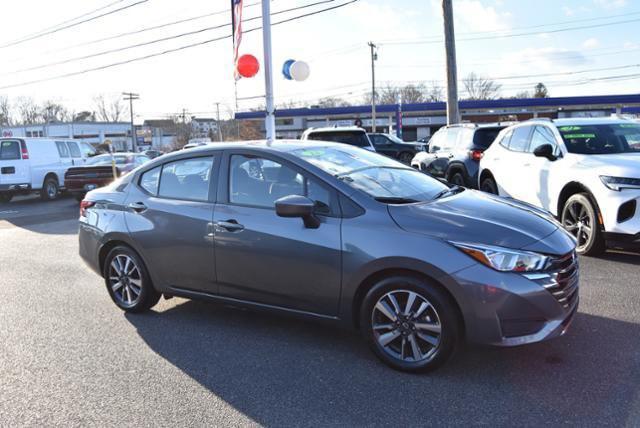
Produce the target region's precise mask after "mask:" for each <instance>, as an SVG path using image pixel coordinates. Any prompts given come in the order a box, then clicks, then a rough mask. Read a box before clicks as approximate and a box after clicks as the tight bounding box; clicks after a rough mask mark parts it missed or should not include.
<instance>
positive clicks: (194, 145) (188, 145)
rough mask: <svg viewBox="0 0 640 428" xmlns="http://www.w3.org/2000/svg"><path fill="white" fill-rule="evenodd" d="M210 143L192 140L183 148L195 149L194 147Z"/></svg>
mask: <svg viewBox="0 0 640 428" xmlns="http://www.w3.org/2000/svg"><path fill="white" fill-rule="evenodd" d="M207 144H209V143H206V142H204V141H194V142H190V143H187V144H185V145H184V147H182V149H183V150H187V149H193V148H194V147H202V146H206V145H207Z"/></svg>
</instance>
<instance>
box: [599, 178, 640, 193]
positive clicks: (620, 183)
mask: <svg viewBox="0 0 640 428" xmlns="http://www.w3.org/2000/svg"><path fill="white" fill-rule="evenodd" d="M600 180H602V183H603V184H604V185H605V186H607V187H608V188H609V189H611V190H616V191H618V192H619V191H620V190H622V189H640V178H626V177H610V176H608V175H601V176H600Z"/></svg>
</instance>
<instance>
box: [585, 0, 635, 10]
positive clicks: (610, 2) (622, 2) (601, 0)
mask: <svg viewBox="0 0 640 428" xmlns="http://www.w3.org/2000/svg"><path fill="white" fill-rule="evenodd" d="M593 2H594V3H595V4H596V5H597V6H600V7H602V8H604V9H619V8H621V7H625V6H626V5H627V4H628V3H627V0H593Z"/></svg>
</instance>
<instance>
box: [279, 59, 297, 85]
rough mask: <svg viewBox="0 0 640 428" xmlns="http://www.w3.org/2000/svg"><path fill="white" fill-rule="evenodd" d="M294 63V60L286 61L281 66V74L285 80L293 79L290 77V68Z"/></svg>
mask: <svg viewBox="0 0 640 428" xmlns="http://www.w3.org/2000/svg"><path fill="white" fill-rule="evenodd" d="M294 62H296V60H295V59H288V60H286V61H285V62H284V64H283V65H282V74H283V76H284V78H285V79H287V80H293V77H291V66H292V65H293V63H294Z"/></svg>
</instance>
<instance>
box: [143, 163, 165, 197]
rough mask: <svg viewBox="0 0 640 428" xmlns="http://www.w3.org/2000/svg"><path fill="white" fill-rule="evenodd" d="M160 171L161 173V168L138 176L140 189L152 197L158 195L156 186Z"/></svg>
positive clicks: (158, 181)
mask: <svg viewBox="0 0 640 428" xmlns="http://www.w3.org/2000/svg"><path fill="white" fill-rule="evenodd" d="M160 171H162V166H158V167H155V168H153V169H150V170H149V171H147V172H145V173H144V174H142V175H141V176H140V187H142V188H143V189H144V190H146V191H147V192H149V193H151V194H152V195H154V196H156V195H157V194H158V184H160Z"/></svg>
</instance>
